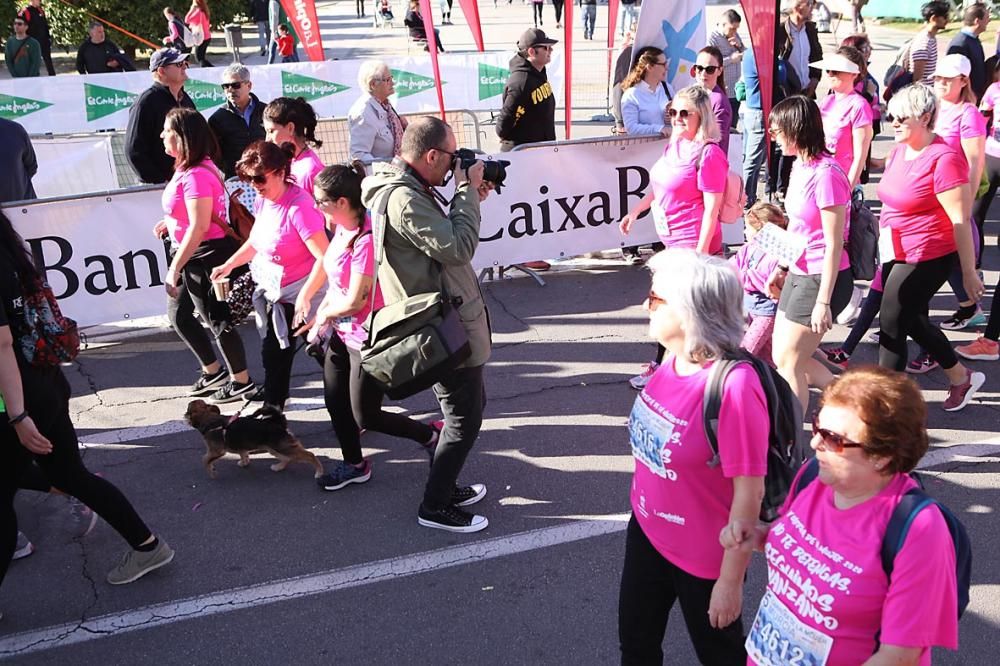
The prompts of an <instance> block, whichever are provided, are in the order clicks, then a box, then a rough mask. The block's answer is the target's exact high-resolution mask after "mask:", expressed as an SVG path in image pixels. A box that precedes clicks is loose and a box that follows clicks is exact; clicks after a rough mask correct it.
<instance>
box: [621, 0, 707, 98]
mask: <svg viewBox="0 0 1000 666" xmlns="http://www.w3.org/2000/svg"><path fill="white" fill-rule="evenodd" d="M707 43H708V41H707V38H706V33H705V0H670V1H669V2H666V1H665V0H661V1H659V2H644V3H642V11H640V12H639V24H638V25H637V26H636V29H635V42H634V46H633V47H632V53H633V54H638V53H639V50H640V49H642V47H644V46H655V47H657V48H660V49H663V52H664V53H666V55H667V81H668V82H670V85H671V86H673V87H674V90H680V89H681V88H683V87H685V86H687V85H690V84H691V83H692V81H693V79H692V77H691V66H692V65H694V62H695V59H696V58H697V57H698V50H699V49H701V48H702V47H703V46H705V45H706V44H707ZM634 57H635V55H633V58H634Z"/></svg>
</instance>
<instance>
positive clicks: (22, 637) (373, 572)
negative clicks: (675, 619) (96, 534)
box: [0, 514, 628, 656]
mask: <svg viewBox="0 0 1000 666" xmlns="http://www.w3.org/2000/svg"><path fill="white" fill-rule="evenodd" d="M592 518H599V519H595V520H587V521H579V522H571V523H568V524H565V525H557V526H555V527H544V528H541V529H537V530H531V531H528V532H520V533H517V534H512V535H509V536H503V537H496V538H493V539H486V540H483V541H476V542H473V543H469V544H464V545H461V546H451V547H448V548H441V549H439V550H432V551H428V552H425V553H416V554H413V555H404V556H400V557H394V558H390V559H385V560H379V561H377V562H369V563H365V564H357V565H354V566H349V567H344V568H343V569H333V570H330V571H322V572H319V573H315V574H308V575H305V576H298V577H295V578H287V579H284V580H276V581H272V582H270V583H260V584H258V585H250V586H247V587H241V588H236V589H233V590H224V591H221V592H215V593H212V594H205V595H201V596H198V597H191V598H188V599H180V600H178V601H171V602H167V603H162V604H156V605H154V606H146V607H145V608H138V609H135V610H128V611H125V612H122V613H112V614H108V615H102V616H100V617H96V618H93V619H90V620H87V621H86V622H83V623H82V624H77V623H68V624H62V625H54V626H51V627H45V628H42V629H37V630H34V631H26V632H22V633H19V634H13V635H11V636H5V637H3V638H2V639H0V656H13V655H24V654H30V653H33V652H40V651H43V650H51V649H54V648H59V647H65V646H67V645H74V644H76V643H84V642H88V641H93V640H99V639H102V638H110V637H112V636H117V635H120V634H124V633H128V632H131V631H138V630H141V629H150V628H152V627H159V626H163V625H168V624H173V623H175V622H182V621H184V620H189V619H197V618H204V617H209V616H211V615H217V614H220V613H230V612H233V611H237V610H242V609H245V608H254V607H257V606H264V605H267V604H273V603H277V602H280V601H289V600H292V599H301V598H305V597H311V596H315V595H318V594H327V593H330V592H336V591H338V590H344V589H347V588H351V587H358V586H362V585H370V584H372V583H379V582H383V581H388V580H396V579H399V578H404V577H407V576H412V575H415V574H421V573H428V572H432V571H439V570H441V569H447V568H450V567H456V566H461V565H463V564H473V563H476V562H483V561H485V560H491V559H494V558H497V557H504V556H507V555H515V554H517V553H525V552H528V551H532V550H538V549H540V548H548V547H549V546H557V545H560V544H564V543H571V542H574V541H580V540H582V539H589V538H591V537H597V536H604V535H606V534H614V533H616V532H621V531H624V529H625V526H626V522H627V521H628V514H612V515H607V516H599V517H598V516H592ZM168 571H169V570H168ZM168 575H169V574H168Z"/></svg>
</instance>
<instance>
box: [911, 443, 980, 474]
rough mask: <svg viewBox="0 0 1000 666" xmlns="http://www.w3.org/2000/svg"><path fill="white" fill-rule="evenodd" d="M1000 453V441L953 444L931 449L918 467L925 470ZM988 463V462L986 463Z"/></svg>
mask: <svg viewBox="0 0 1000 666" xmlns="http://www.w3.org/2000/svg"><path fill="white" fill-rule="evenodd" d="M996 453H1000V441H995V440H994V441H992V442H987V443H982V444H955V445H954V446H943V447H940V448H936V449H931V450H930V451H928V452H927V455H925V456H924V457H923V458H922V459H921V460H920V464H919V465H918V467H919V468H920V469H927V468H929V467H937V466H938V465H945V464H947V463H952V462H968V459H969V458H970V457H972V458H979V457H981V456H989V455H993V454H996ZM986 462H990V461H986Z"/></svg>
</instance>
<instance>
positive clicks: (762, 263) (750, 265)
mask: <svg viewBox="0 0 1000 666" xmlns="http://www.w3.org/2000/svg"><path fill="white" fill-rule="evenodd" d="M729 262H730V263H731V264H732V265H733V267H734V268H735V269H736V271H737V272H738V273H739V274H740V281H741V282H742V283H743V291H745V292H746V293H748V294H752V293H758V294H767V279H768V278H769V277H771V273H773V272H774V269H775V268H777V267H778V258H777V257H775V256H773V255H770V254H768V253H767V252H766V251H765V250H764V248H762V247H761V246H760V245H758V244H756V243H754V242H753V240H750V241H748V242H746V243H744V244H743V246H742V247H741V248H740V249H739V250H737V252H736V254H734V255H733V256H732V257H730V258H729Z"/></svg>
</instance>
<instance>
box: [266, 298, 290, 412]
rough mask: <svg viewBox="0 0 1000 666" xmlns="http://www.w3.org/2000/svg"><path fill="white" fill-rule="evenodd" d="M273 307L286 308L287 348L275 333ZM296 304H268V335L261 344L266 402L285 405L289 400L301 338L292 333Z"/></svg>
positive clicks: (280, 405)
mask: <svg viewBox="0 0 1000 666" xmlns="http://www.w3.org/2000/svg"><path fill="white" fill-rule="evenodd" d="M271 308H284V309H285V321H287V322H288V330H289V335H288V342H289V345H288V347H287V348H285V349H282V348H281V345H279V344H278V337H277V336H276V335H275V334H274V324H273V322H272V321H271ZM294 314H295V306H294V305H292V304H291V303H275V304H273V305H269V306H268V312H267V335H266V336H265V337H264V340H263V342H262V343H261V346H260V360H261V362H262V363H263V365H264V402H266V403H268V404H271V405H277V406H278V407H283V406H284V404H285V401H286V400H288V394H289V391H290V387H291V384H292V364H293V363H294V362H295V352H296V351H298V348H299V338H296V337H293V336H292V335H291V331H292V330H293V327H292V317H293V316H294Z"/></svg>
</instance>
